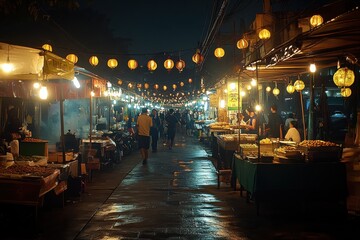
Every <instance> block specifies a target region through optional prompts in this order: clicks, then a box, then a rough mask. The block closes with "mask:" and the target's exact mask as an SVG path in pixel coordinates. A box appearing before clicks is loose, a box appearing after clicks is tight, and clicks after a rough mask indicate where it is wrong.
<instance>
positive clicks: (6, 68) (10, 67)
mask: <svg viewBox="0 0 360 240" xmlns="http://www.w3.org/2000/svg"><path fill="white" fill-rule="evenodd" d="M1 69H2V70H3V71H4V72H5V73H10V72H12V71H14V64H12V63H11V62H10V45H8V54H7V59H6V63H3V64H2V65H1Z"/></svg>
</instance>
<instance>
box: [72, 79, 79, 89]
mask: <svg viewBox="0 0 360 240" xmlns="http://www.w3.org/2000/svg"><path fill="white" fill-rule="evenodd" d="M72 82H73V83H74V86H75V87H76V88H80V82H79V80H78V79H77V77H74V79H73V80H72Z"/></svg>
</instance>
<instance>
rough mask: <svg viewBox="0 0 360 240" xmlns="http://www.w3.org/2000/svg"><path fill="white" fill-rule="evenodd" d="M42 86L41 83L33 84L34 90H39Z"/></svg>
mask: <svg viewBox="0 0 360 240" xmlns="http://www.w3.org/2000/svg"><path fill="white" fill-rule="evenodd" d="M40 86H41V84H40V83H39V82H35V83H34V84H33V88H35V89H39V88H40Z"/></svg>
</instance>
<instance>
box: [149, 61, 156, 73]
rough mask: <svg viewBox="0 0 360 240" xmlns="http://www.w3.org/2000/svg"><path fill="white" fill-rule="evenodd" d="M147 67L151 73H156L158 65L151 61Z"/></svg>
mask: <svg viewBox="0 0 360 240" xmlns="http://www.w3.org/2000/svg"><path fill="white" fill-rule="evenodd" d="M147 67H148V69H149V71H154V70H155V69H156V68H157V63H156V62H155V61H154V60H152V59H151V60H150V61H148V63H147Z"/></svg>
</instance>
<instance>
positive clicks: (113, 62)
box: [107, 58, 118, 68]
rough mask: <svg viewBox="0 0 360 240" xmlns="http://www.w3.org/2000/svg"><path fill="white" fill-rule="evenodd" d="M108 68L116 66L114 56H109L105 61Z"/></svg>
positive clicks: (116, 62)
mask: <svg viewBox="0 0 360 240" xmlns="http://www.w3.org/2000/svg"><path fill="white" fill-rule="evenodd" d="M107 65H108V67H109V68H116V67H117V66H118V61H117V60H116V59H115V58H111V59H109V60H108V61H107Z"/></svg>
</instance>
